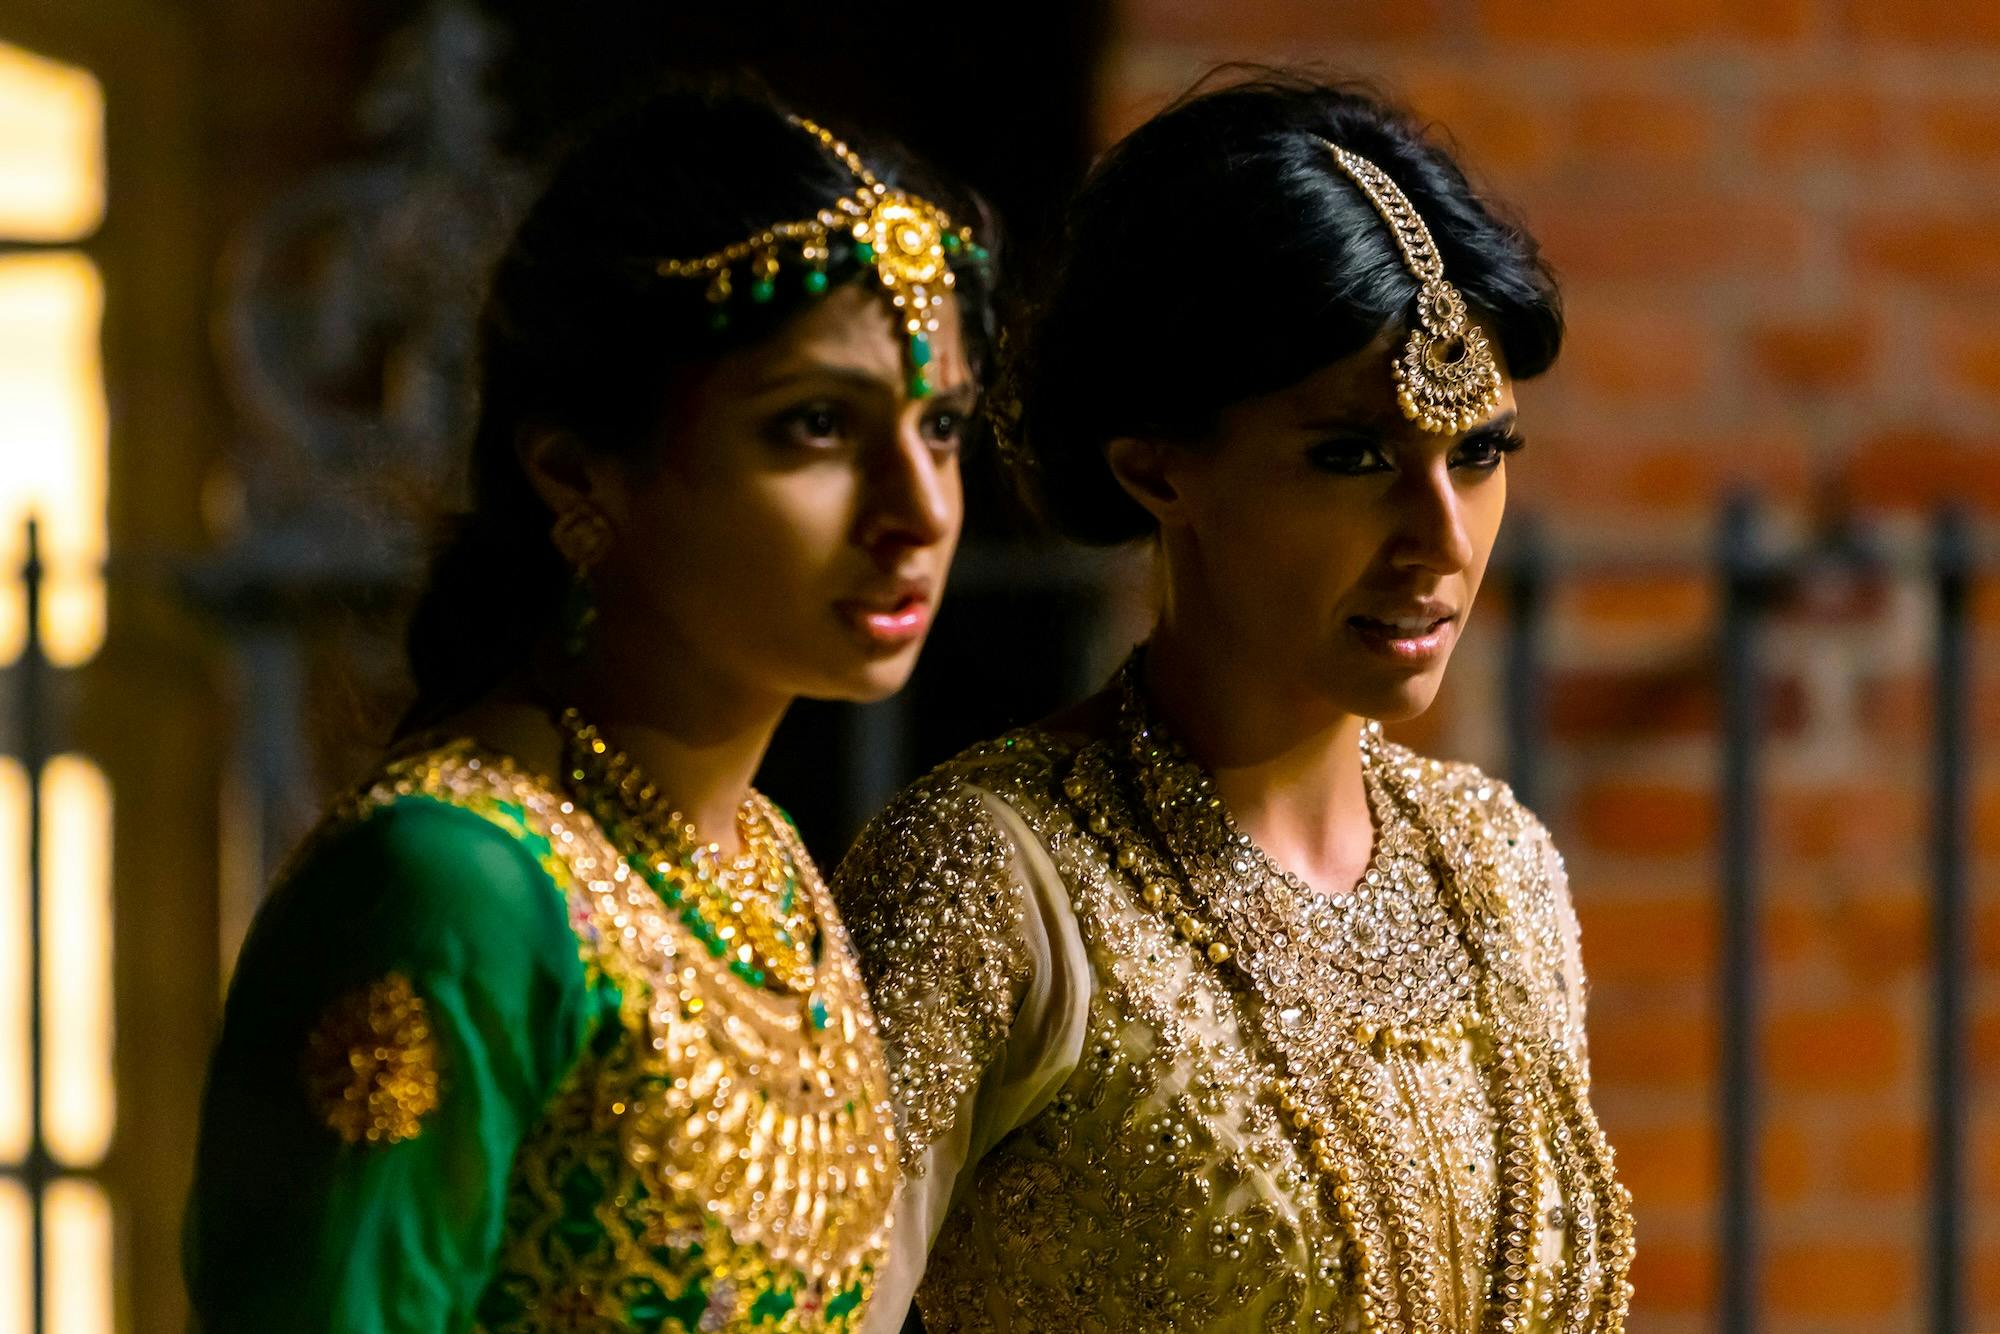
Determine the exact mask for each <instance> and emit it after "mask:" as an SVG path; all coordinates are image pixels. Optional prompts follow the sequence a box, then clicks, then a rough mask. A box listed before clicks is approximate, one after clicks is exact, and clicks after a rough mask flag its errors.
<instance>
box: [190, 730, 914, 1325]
mask: <svg viewBox="0 0 2000 1334" xmlns="http://www.w3.org/2000/svg"><path fill="white" fill-rule="evenodd" d="M797 855H798V857H799V858H800V859H801V864H802V865H809V863H806V862H804V861H803V858H804V851H803V849H802V848H800V849H798V850H797ZM638 870H639V868H637V867H634V866H632V865H630V864H629V863H628V861H627V859H626V857H625V855H624V854H623V852H621V850H620V847H619V844H618V842H617V841H616V840H615V839H614V838H613V837H611V836H609V835H607V833H606V831H605V829H604V827H602V826H600V825H599V824H598V823H597V822H596V821H595V820H594V819H593V818H592V817H591V815H590V814H587V813H585V812H584V811H581V810H578V809H577V808H576V807H575V806H573V805H572V804H571V802H570V801H569V800H568V799H567V797H566V796H565V794H564V793H563V792H562V791H560V790H557V789H555V788H554V787H553V786H552V785H550V784H547V783H545V782H543V781H541V780H538V779H536V778H534V777H533V776H531V775H528V774H526V773H524V772H523V771H521V770H519V769H518V768H516V767H515V766H514V765H512V764H511V763H510V762H508V761H507V760H506V759H505V758H504V757H500V756H495V755H490V754H483V753H481V752H479V751H477V750H475V749H473V748H472V747H471V746H470V745H469V744H467V743H456V744H454V745H451V746H447V747H443V748H440V749H438V750H435V751H431V752H427V753H425V754H422V755H418V756H414V757H412V758H410V759H406V760H403V761H399V762H397V763H395V764H393V765H391V766H389V767H388V768H387V769H386V770H385V771H384V772H383V774H382V776H381V777H380V779H379V780H378V781H376V782H375V783H373V784H371V785H370V786H369V787H368V788H367V789H366V790H365V791H364V792H363V793H362V794H361V795H360V796H359V797H358V798H356V799H353V800H351V801H349V802H347V803H345V804H344V805H343V807H342V808H340V809H338V810H337V811H336V812H335V813H334V815H333V816H331V817H330V818H329V820H328V821H327V823H326V824H325V825H324V826H323V827H322V829H321V830H320V831H319V832H318V833H317V834H316V835H315V837H314V838H313V839H312V840H311V841H310V842H309V843H308V845H307V848H306V849H305V850H304V851H303V852H302V854H301V856H300V857H299V859H298V860H297V861H296V863H295V865H294V867H293V869H292V870H291V871H290V872H288V873H287V874H286V875H285V876H284V877H282V879H281V882H280V884H279V886H278V887H277V889H276V890H275V891H274V892H273V894H272V896H271V898H270V900H269V901H268V902H267V903H266V905H265V907H264V909H263V911H262V912H261V913H260V914H259V917H258V920H257V922H256V923H255V925H254V927H253V929H252V931H251V933H250V937H249V939H248V941H247V942H246V944H245V946H244V949H243V954H242V958H241V960H240V962H239V964H238V967H237V972H236V976H235V979H234V981H233V983H232V985H231V987H230V993H229V997H228V1001H227V1004H226V1006H225V1012H224V1018H223V1025H222V1033H221V1037H220V1040H219V1043H218V1045H217V1048H216V1051H215V1055H214V1058H213V1063H212V1065H211V1069H210V1074H209V1082H208V1087H207V1090H206V1094H205V1098H204V1104H203V1109H202V1127H201V1139H200V1147H199V1150H198V1156H197V1162H196V1176H195V1186H194V1192H193V1196H192V1198H191V1201H190V1205H189V1211H188V1218H187V1235H186V1248H185V1249H186V1267H187V1275H188V1285H189V1290H190V1293H191V1295H192V1298H193V1303H194V1307H195V1310H196V1313H197V1320H198V1322H199V1324H200V1326H201V1327H202V1328H203V1329H205V1330H207V1331H209V1334H227V1332H231V1331H251V1330H255V1331H260V1332H261V1331H271V1330H278V1329H284V1330H288V1331H299V1332H300V1334H308V1332H310V1331H341V1332H342V1334H375V1332H377V1331H380V1332H382V1334H388V1332H389V1331H396V1332H397V1334H403V1332H405V1331H425V1332H428V1331H438V1332H439V1334H447V1332H448V1334H458V1332H459V1331H466V1330H478V1331H491V1334H499V1332H500V1331H527V1330H543V1329H549V1328H577V1329H583V1328H588V1329H591V1330H603V1331H625V1330H634V1331H645V1332H646V1334H683V1332H684V1331H685V1332H688V1334H691V1332H692V1331H694V1330H696V1329H701V1330H711V1329H723V1330H737V1329H741V1330H758V1331H774V1332H776V1331H795V1330H796V1331H808V1330H811V1331H818V1330H846V1329H848V1328H850V1327H851V1325H852V1324H853V1323H854V1321H855V1320H856V1319H857V1318H858V1312H859V1309H860V1307H861V1304H862V1302H863V1301H864V1299H865V1296H866V1293H867V1290H868V1288H869V1286H870V1283H871V1281H872V1276H873V1273H874V1270H875V1267H876V1265H877V1263H878V1260H879V1256H880V1254H881V1252H882V1249H883V1247H884V1245H885V1242H886V1231H887V1226H888V1222H887V1220H888V1217H889V1207H888V1204H889V1195H890V1193H891V1192H892V1191H893V1184H894V1179H895V1167H894V1159H895V1147H894V1142H893V1131H892V1130H891V1129H890V1126H891V1124H892V1120H893V1118H892V1114H891V1113H890V1110H889V1107H888V1103H887V1084H886V1076H885V1075H884V1073H883V1066H882V1060H881V1055H880V1052H879V1048H878V1047H877V1045H876V1042H875V1036H874V1024H873V1018H872V1016H871V1015H870V1014H869V1013H868V1011H867V1002H866V997H865V993H864V992H863V990H862V988H861V985H860V983H859V980H858V978H857V977H856V975H855V973H854V969H853V965H852V958H851V951H850V949H849V947H848V945H847V941H846V936H845V934H844V932H842V930H841V928H840V924H839V921H838V918H837V916H836V915H835V914H834V910H833V908H832V905H831V902H830V901H829V900H827V898H826V895H825V893H824V890H823V888H822V887H821V886H819V885H818V883H817V879H816V877H812V876H807V877H806V879H807V880H808V881H810V882H811V883H810V884H809V885H807V886H806V887H805V888H806V889H807V890H808V891H809V892H811V893H814V894H816V895H817V896H818V898H819V900H820V902H819V903H818V904H817V905H816V906H817V907H818V908H819V909H820V916H819V920H820V923H821V929H822V935H823V938H824V941H825V948H824V956H825V957H824V959H823V962H822V966H821V968H820V969H819V974H818V981H817V985H816V987H815V989H814V991H813V993H812V994H811V995H810V996H806V997H801V996H797V995H787V994H780V993H777V992H775V991H772V990H765V989H759V988H753V987H751V986H749V985H747V984H746V983H744V982H742V981H741V980H740V979H738V978H735V977H733V976H732V975H730V974H729V973H728V972H727V970H726V963H727V961H726V959H718V958H715V957H712V956H711V954H710V951H709V950H707V949H706V948H703V947H702V946H701V944H700V942H699V941H697V940H696V938H695V936H694V935H693V934H691V932H690V931H689V929H688V927H687V926H686V925H685V924H684V921H683V919H682V917H681V916H679V915H678V914H677V913H676V912H675V911H674V910H673V909H672V908H671V907H670V906H669V905H668V904H666V903H665V902H664V901H663V899H662V897H661V895H660V893H659V892H658V891H657V890H656V889H655V888H654V887H653V886H652V885H651V884H649V883H648V882H647V879H646V878H645V877H644V876H643V875H641V874H638V873H637V871H638ZM800 1071H804V1072H806V1074H807V1075H808V1076H809V1077H807V1078H800V1077H799V1072H800Z"/></svg>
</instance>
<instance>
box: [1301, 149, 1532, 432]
mask: <svg viewBox="0 0 2000 1334" xmlns="http://www.w3.org/2000/svg"><path fill="white" fill-rule="evenodd" d="M1320 142H1321V143H1324V144H1326V146H1327V148H1328V150H1329V151H1331V152H1332V154H1333V161H1334V165H1335V166H1337V167H1339V168H1340V170H1341V172H1342V173H1343V174H1344V175H1346V176H1347V178H1348V179H1349V180H1351V181H1353V182H1354V183H1355V184H1356V185H1357V186H1359V187H1360V188H1361V193H1363V194H1365V195H1367V196H1368V202H1369V203H1371V204H1373V205H1374V206H1375V211H1376V212H1377V213H1379V214H1381V215H1382V221H1383V222H1385V223H1387V224H1388V227H1389V231H1390V234H1391V235H1393V236H1394V237H1395V238H1396V248H1397V249H1398V250H1400V251H1402V252H1403V263H1404V264H1405V265H1406V266H1408V268H1409V270H1410V273H1411V274H1412V275H1413V276H1414V277H1415V278H1416V280H1417V281H1418V283H1420V284H1422V286H1421V288H1420V289H1419V291H1418V292H1417V301H1416V327H1415V328H1413V329H1411V330H1410V337H1409V341H1408V342H1406V343H1405V344H1404V345H1403V354H1402V355H1401V356H1400V357H1398V358H1396V361H1395V363H1394V365H1395V375H1396V402H1397V403H1398V404H1399V405H1400V406H1401V407H1402V409H1403V415H1404V416H1405V417H1408V418H1409V419H1410V420H1411V421H1413V422H1415V423H1416V424H1417V425H1418V426H1419V427H1421V428H1423V429H1424V430H1426V431H1431V432H1435V433H1438V434H1443V433H1446V432H1454V431H1463V430H1465V429H1466V428H1468V427H1470V426H1472V425H1474V424H1475V423H1477V422H1478V421H1479V420H1480V419H1481V418H1483V417H1487V416H1489V415H1491V414H1492V413H1493V411H1494V410H1495V409H1497V408H1498V407H1499V406H1500V364H1499V363H1498V362H1497V361H1495V360H1494V357H1493V348H1492V347H1491V346H1490V345H1489V344H1488V343H1487V341H1486V335H1485V334H1484V333H1482V332H1481V331H1480V330H1479V328H1478V326H1476V325H1474V324H1473V323H1472V320H1471V318H1470V317H1469V316H1468V315H1467V313H1466V308H1465V297H1464V296H1463V295H1462V294H1461V293H1460V292H1459V290H1458V289H1457V288H1456V287H1453V286H1452V285H1451V284H1450V283H1449V282H1447V281H1445V276H1444V259H1443V257H1442V256H1440V255H1439V254H1438V248H1437V242H1436V241H1434V240H1433V239H1432V238H1431V229H1430V228H1429V227H1427V226H1426V225H1425V224H1424V219H1423V215H1422V214H1420V213H1418V212H1417V208H1416V205H1414V204H1412V203H1411V202H1410V197H1409V196H1408V195H1406V194H1404V193H1403V190H1402V187H1401V186H1399V185H1397V184H1396V182H1395V181H1393V180H1391V179H1390V177H1389V173H1388V172H1386V171H1383V170H1382V169H1381V168H1380V167H1378V166H1376V165H1375V164H1374V163H1373V162H1370V161H1369V160H1368V159H1367V158H1365V157H1362V156H1360V155H1359V154H1356V153H1350V152H1348V151H1347V150H1346V149H1345V148H1342V147H1341V146H1340V145H1339V144H1335V143H1330V142H1328V141H1326V140H1324V139H1322V140H1321V141H1320Z"/></svg>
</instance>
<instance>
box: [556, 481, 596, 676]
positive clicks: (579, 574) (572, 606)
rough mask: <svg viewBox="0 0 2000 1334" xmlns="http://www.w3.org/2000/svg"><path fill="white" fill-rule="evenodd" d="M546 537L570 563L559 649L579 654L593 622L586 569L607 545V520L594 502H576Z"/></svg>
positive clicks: (593, 597)
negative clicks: (592, 504) (577, 503)
mask: <svg viewBox="0 0 2000 1334" xmlns="http://www.w3.org/2000/svg"><path fill="white" fill-rule="evenodd" d="M549 540H550V541H551V542H552V543H554V545H555V549H556V551H557V553H558V554H560V555H561V556H562V558H563V560H564V561H565V562H567V563H568V565H569V567H570V580H569V590H568V592H567V593H566V594H565V595H564V597H563V606H562V618H561V620H560V622H559V625H560V628H561V631H562V651H563V656H564V657H566V658H571V659H575V658H581V657H582V656H583V655H584V654H585V653H586V652H588V651H589V649H590V631H591V628H592V627H593V626H594V625H596V624H597V597H596V594H595V592H594V591H593V590H592V588H591V586H590V572H591V570H592V569H593V568H594V567H595V566H596V565H597V563H598V562H599V561H601V560H603V559H604V553H605V552H606V551H608V550H610V548H611V521H610V520H608V519H606V518H605V517H604V515H603V514H602V513H600V512H599V511H598V510H597V509H596V508H595V507H594V506H591V505H587V504H580V505H577V506H576V507H575V508H574V509H571V510H568V511H565V512H564V513H563V514H562V515H560V516H558V517H557V519H556V523H555V527H554V529H552V530H551V531H550V533H549Z"/></svg>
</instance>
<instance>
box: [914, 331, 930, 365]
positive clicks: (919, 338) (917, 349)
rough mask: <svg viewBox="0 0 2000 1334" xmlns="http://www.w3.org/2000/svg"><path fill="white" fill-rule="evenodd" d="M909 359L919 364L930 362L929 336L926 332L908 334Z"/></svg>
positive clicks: (928, 363)
mask: <svg viewBox="0 0 2000 1334" xmlns="http://www.w3.org/2000/svg"><path fill="white" fill-rule="evenodd" d="M910 360H911V361H913V362H915V363H916V364H917V365H919V366H928V365H930V364H931V336H930V335H929V334H927V333H913V334H911V335H910Z"/></svg>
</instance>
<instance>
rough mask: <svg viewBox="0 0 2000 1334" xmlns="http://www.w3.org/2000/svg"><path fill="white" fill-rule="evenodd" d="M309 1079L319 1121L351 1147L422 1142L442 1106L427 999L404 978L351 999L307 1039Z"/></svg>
mask: <svg viewBox="0 0 2000 1334" xmlns="http://www.w3.org/2000/svg"><path fill="white" fill-rule="evenodd" d="M302 1073H303V1076H304V1079H305V1086H306V1099H307V1101H308V1102H309V1103H310V1104H311V1105H312V1108H313V1112H314V1114H315V1115H317V1116H318V1117H319V1119H320V1120H321V1121H322V1122H324V1123H325V1124H326V1126H327V1128H328V1129H330V1130H332V1131H333V1133H334V1134H336V1135H338V1136H340V1138H341V1139H342V1140H343V1141H345V1142H346V1143H348V1144H360V1143H363V1142H366V1143H369V1144H400V1143H401V1142H403V1141H404V1140H408V1139H415V1138H416V1137H417V1133H418V1132H419V1131H420V1130H421V1129H422V1125H423V1119H424V1118H425V1117H426V1116H428V1115H429V1114H430V1113H431V1112H433V1111H435V1110H437V1105H438V1072H437V1043H436V1041H435V1040H434V1039H433V1038H432V1036H431V1023H430V1010H429V1007H428V1006H426V1005H425V1004H424V998H423V997H422V996H419V995H418V994H417V992H416V988H415V987H413V986H411V985H410V979H409V978H407V977H404V976H403V975H402V974H401V973H390V974H389V975H388V976H386V977H383V978H380V979H378V980H376V981H374V982H370V983H369V984H368V985H367V986H365V987H359V988H357V989H355V990H354V991H351V992H348V993H347V994H346V995H344V996H342V997H340V999H338V1000H336V1001H334V1002H333V1004H331V1005H329V1006H328V1007H327V1008H326V1010H325V1012H324V1013H323V1014H322V1015H321V1016H320V1021H319V1023H318V1025H317V1026H315V1027H314V1029H313V1031H312V1032H311V1033H310V1034H309V1035H307V1037H306V1049H305V1058H304V1062H303V1070H302Z"/></svg>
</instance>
